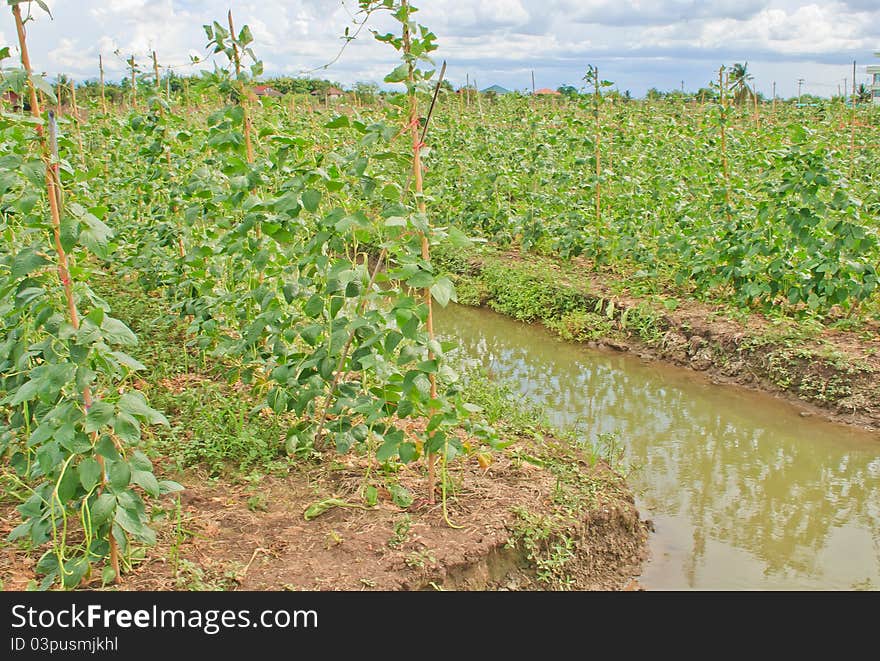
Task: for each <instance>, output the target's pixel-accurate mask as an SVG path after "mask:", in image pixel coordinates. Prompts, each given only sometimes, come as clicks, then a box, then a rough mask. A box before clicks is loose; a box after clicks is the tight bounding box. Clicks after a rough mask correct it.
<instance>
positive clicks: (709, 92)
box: [696, 87, 718, 101]
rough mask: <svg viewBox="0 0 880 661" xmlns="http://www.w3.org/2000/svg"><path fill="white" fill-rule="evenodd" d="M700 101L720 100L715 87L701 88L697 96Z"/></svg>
mask: <svg viewBox="0 0 880 661" xmlns="http://www.w3.org/2000/svg"><path fill="white" fill-rule="evenodd" d="M696 97H697V100H698V101H715V100H717V99H718V90H717V89H715V88H714V87H701V88H700V89H698V90H697V94H696Z"/></svg>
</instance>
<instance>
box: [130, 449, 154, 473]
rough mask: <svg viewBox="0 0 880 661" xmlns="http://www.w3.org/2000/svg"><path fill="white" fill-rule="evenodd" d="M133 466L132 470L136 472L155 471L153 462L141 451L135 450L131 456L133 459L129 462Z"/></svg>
mask: <svg viewBox="0 0 880 661" xmlns="http://www.w3.org/2000/svg"><path fill="white" fill-rule="evenodd" d="M128 463H129V464H130V465H131V468H132V470H136V471H150V472H152V470H153V462H151V461H150V460H149V458H147V455H145V454H144V453H143V452H141V451H140V450H135V451H134V453H132V455H131V459H129V462H128Z"/></svg>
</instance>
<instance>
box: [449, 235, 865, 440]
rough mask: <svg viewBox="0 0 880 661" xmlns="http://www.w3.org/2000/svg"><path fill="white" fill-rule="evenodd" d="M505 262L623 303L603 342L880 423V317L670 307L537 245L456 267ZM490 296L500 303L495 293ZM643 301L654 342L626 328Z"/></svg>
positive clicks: (470, 271)
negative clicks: (852, 319)
mask: <svg viewBox="0 0 880 661" xmlns="http://www.w3.org/2000/svg"><path fill="white" fill-rule="evenodd" d="M499 261H500V262H501V263H504V264H506V265H508V266H509V267H510V268H511V269H517V270H523V271H524V272H527V273H529V274H532V273H534V274H535V277H536V279H538V278H540V279H541V281H542V282H543V281H546V282H547V286H548V287H550V288H553V289H554V290H556V291H558V292H562V293H568V294H570V293H572V292H575V293H576V295H577V296H579V297H581V299H582V301H583V309H584V310H585V311H588V312H593V311H595V310H596V309H597V306H600V307H599V309H600V311H601V314H605V312H606V311H607V309H608V307H607V304H608V302H613V304H614V308H613V317H614V319H615V320H616V322H617V326H616V328H615V329H614V331H613V332H612V333H611V334H610V335H609V336H606V337H603V338H602V339H601V340H599V341H597V342H594V343H593V344H596V345H598V346H605V347H608V348H610V349H615V350H618V351H633V352H634V353H638V355H639V356H640V357H642V358H646V359H657V360H663V361H666V362H671V363H674V364H677V365H682V366H686V367H690V368H692V369H694V370H696V371H702V372H707V373H708V374H709V375H711V377H712V379H713V381H715V382H717V383H734V384H739V385H743V386H746V387H749V388H752V389H756V390H761V391H764V392H769V393H772V394H775V395H776V396H779V397H782V398H784V399H787V400H789V401H796V402H797V403H798V404H799V405H800V406H801V407H802V408H803V410H804V412H803V414H804V415H817V416H821V417H824V418H827V419H831V420H835V421H837V422H843V423H847V424H854V425H858V426H861V427H865V428H867V429H869V430H877V429H880V321H878V320H870V319H869V320H865V321H864V322H863V324H862V326H863V327H862V328H861V329H860V331H859V332H847V331H841V330H836V329H830V328H827V327H826V328H823V329H820V330H818V331H816V332H814V333H812V334H808V333H805V332H804V331H803V329H802V328H799V326H798V322H797V321H796V320H791V321H788V322H785V323H778V322H774V321H773V320H771V319H769V318H768V317H766V316H765V315H763V314H761V313H757V312H755V313H752V314H749V315H748V317H747V319H746V320H745V321H739V320H735V319H732V318H730V317H729V316H725V314H724V310H723V309H722V308H720V307H719V306H717V305H710V304H707V303H702V302H699V301H695V300H690V299H686V298H683V297H682V298H679V299H678V307H677V308H676V309H675V310H674V311H669V310H667V309H666V308H664V307H663V306H662V305H660V304H659V303H655V302H652V301H648V300H646V299H644V298H640V297H638V296H633V295H630V294H628V293H627V290H626V286H625V277H622V276H620V275H616V274H610V273H602V272H599V273H597V272H595V271H594V270H593V269H592V267H591V266H590V264H589V263H588V262H587V261H585V260H580V259H575V260H572V262H571V263H564V262H562V261H561V260H555V259H550V258H547V257H542V256H538V255H532V254H529V255H528V259H524V258H523V255H521V254H520V253H517V252H514V251H508V252H498V253H492V254H490V255H488V256H478V255H472V256H470V258H469V263H468V267H467V269H466V271H462V272H459V273H457V274H456V275H458V276H460V277H461V276H464V277H466V278H469V279H471V280H472V281H476V282H480V281H481V273H482V270H483V268H484V267H485V265H486V264H488V263H489V262H495V263H497V262H499ZM453 270H454V269H453ZM460 271H461V270H460ZM621 292H622V293H621ZM480 302H481V303H482V304H488V305H490V306H492V296H491V292H488V293H487V296H486V298H484V299H483V300H482V301H480ZM602 306H604V309H603V307H602ZM639 306H641V307H642V308H643V309H644V308H648V309H651V310H653V311H654V312H655V315H656V318H657V321H656V326H657V328H658V330H659V331H660V335H661V338H660V339H659V340H657V341H650V342H646V341H644V340H642V339H641V338H640V337H639V336H638V335H637V334H636V333H635V332H634V331H633V330H632V329H627V328H624V327H622V325H621V323H620V320H621V318H622V316H623V314H624V313H625V311H626V310H628V309H630V308H637V307H639ZM502 312H503V310H502Z"/></svg>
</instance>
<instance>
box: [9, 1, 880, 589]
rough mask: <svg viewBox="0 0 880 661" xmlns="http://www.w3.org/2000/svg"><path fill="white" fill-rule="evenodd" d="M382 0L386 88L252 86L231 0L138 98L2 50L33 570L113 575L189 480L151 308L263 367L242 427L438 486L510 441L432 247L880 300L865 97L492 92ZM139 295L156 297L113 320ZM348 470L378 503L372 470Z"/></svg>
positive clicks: (224, 356)
mask: <svg viewBox="0 0 880 661" xmlns="http://www.w3.org/2000/svg"><path fill="white" fill-rule="evenodd" d="M385 4H386V5H388V6H389V7H391V8H392V10H393V11H392V12H391V13H392V15H393V16H394V17H395V18H396V19H397V20H398V23H399V29H398V32H397V33H396V34H388V35H379V37H380V39H381V40H382V41H385V42H386V43H387V44H388V53H389V63H390V64H389V70H390V73H389V74H388V76H387V77H386V79H385V82H386V83H387V84H388V85H391V86H395V87H397V88H399V91H398V92H396V93H393V94H387V95H384V96H383V97H382V98H381V99H379V100H376V101H374V102H371V103H364V102H363V101H360V100H357V99H354V98H346V99H342V100H340V101H338V102H336V103H334V104H332V105H331V104H330V103H327V104H318V105H317V106H315V105H314V104H313V103H312V102H311V101H310V100H309V99H307V98H302V97H294V96H286V97H281V98H268V97H261V98H257V97H256V96H254V94H253V92H252V91H251V88H252V86H253V85H254V84H255V82H254V81H255V78H256V77H257V76H258V75H259V74H260V71H261V66H260V63H259V59H258V54H259V44H257V43H254V42H253V37H252V35H251V33H250V30H249V29H248V28H247V27H246V26H240V29H238V30H236V29H235V28H234V26H233V17H232V16H231V15H230V16H229V17H228V20H227V18H226V17H224V18H223V20H222V21H218V22H217V23H214V24H213V25H209V26H205V31H206V48H207V51H208V52H209V53H213V54H215V55H216V56H217V57H218V58H219V59H220V61H221V63H223V64H224V66H223V67H219V68H218V69H216V70H215V71H214V72H212V73H205V74H204V75H202V76H200V77H197V78H196V77H194V78H193V79H191V80H190V81H189V87H188V88H187V90H186V93H185V94H184V93H181V92H174V93H171V94H169V93H168V91H167V90H166V89H165V88H164V87H163V86H161V85H160V84H159V81H158V80H157V81H155V85H154V83H153V81H151V80H150V79H149V77H148V76H147V75H144V76H143V80H142V81H141V82H140V84H139V86H136V87H135V88H134V89H133V90H132V89H131V88H129V92H128V96H127V97H126V98H124V99H123V100H122V101H121V102H120V103H111V102H109V101H107V100H106V99H105V98H103V96H98V95H94V94H92V95H90V96H88V97H86V96H84V95H81V96H80V98H79V99H76V97H75V96H73V95H71V94H70V93H69V90H64V96H65V98H66V99H67V101H66V102H65V103H64V104H58V103H57V100H58V99H57V97H56V94H57V93H58V90H56V89H53V87H52V85H51V84H49V83H48V82H46V81H43V80H41V79H39V78H38V77H36V76H35V75H33V74H32V73H31V72H30V71H28V70H26V69H23V68H20V66H19V63H16V62H12V61H11V60H10V59H6V60H4V61H3V65H4V85H5V86H6V88H7V89H11V88H13V87H15V88H16V89H17V90H18V92H19V93H20V94H21V95H22V97H23V98H24V99H26V100H27V101H28V104H27V105H28V107H29V110H28V109H21V108H17V109H13V108H11V107H7V108H6V109H5V111H4V113H3V114H2V116H0V163H2V170H0V234H2V241H0V454H2V455H3V456H4V457H5V458H6V459H4V463H5V464H8V469H5V471H4V474H3V485H4V489H5V490H6V491H7V492H9V493H11V494H14V497H15V498H17V499H18V500H19V501H20V503H19V504H18V506H17V511H18V512H19V513H20V515H21V520H20V521H19V522H18V526H17V527H16V528H15V529H14V530H13V532H12V534H11V536H10V540H11V541H16V540H17V542H18V543H21V544H29V545H31V546H32V547H33V548H34V549H40V552H41V556H40V559H39V561H38V563H37V566H36V570H37V572H38V573H39V574H40V575H41V577H43V578H42V579H41V580H42V587H44V588H46V587H49V586H52V585H62V586H64V587H68V588H72V587H75V586H77V585H79V584H81V583H82V582H85V581H88V580H91V579H92V578H94V577H93V575H92V571H93V567H97V568H99V571H102V572H103V574H102V579H103V582H104V583H110V582H112V581H114V580H117V579H118V578H119V577H120V575H121V574H122V573H123V571H124V570H125V568H126V567H127V566H129V564H130V562H131V558H132V553H134V547H135V546H137V545H138V544H149V543H151V542H153V541H155V533H154V532H153V530H152V527H151V526H152V523H151V520H152V519H151V509H150V504H149V503H150V499H151V498H156V497H159V496H161V495H163V494H166V493H170V492H174V491H177V490H179V489H181V486H180V485H179V484H177V483H176V482H174V481H171V480H165V479H161V476H159V477H157V474H156V473H158V471H154V467H153V462H152V461H151V459H150V458H148V455H149V456H153V457H154V458H155V457H156V456H160V455H163V456H164V455H168V454H171V451H170V450H169V449H168V448H169V447H170V446H169V445H168V443H170V442H171V441H169V440H168V439H169V438H170V436H169V431H168V430H169V429H176V428H177V426H178V425H179V424H180V420H179V419H176V418H175V416H190V417H194V418H198V417H199V416H200V415H201V413H200V410H199V408H198V403H195V404H194V405H190V406H189V407H188V408H187V407H184V406H183V405H182V404H181V402H179V401H174V398H173V397H168V396H167V395H166V396H164V398H163V402H162V405H159V404H157V403H156V402H155V401H153V399H149V400H148V398H147V397H146V396H145V393H144V390H145V388H144V387H143V381H141V379H140V376H139V375H140V374H141V373H142V372H143V371H144V370H145V366H144V362H145V360H146V357H145V355H144V353H143V352H147V351H148V350H149V349H150V348H149V346H147V347H145V346H144V345H143V344H139V343H138V336H142V335H143V334H144V333H145V327H150V326H152V327H156V328H170V327H171V326H174V327H175V328H177V329H178V330H179V334H178V335H174V334H172V335H171V337H172V340H171V342H173V343H176V345H177V348H176V349H175V350H177V349H179V356H180V360H181V361H193V362H194V363H198V364H199V365H200V366H201V367H202V368H203V369H205V370H211V371H212V373H213V374H214V375H216V377H217V379H218V380H219V381H222V382H225V383H226V384H230V385H235V384H238V385H239V386H240V387H244V388H246V389H247V391H248V393H249V397H251V398H252V400H253V401H251V400H250V399H249V400H248V401H247V407H246V409H247V410H244V411H241V410H239V411H238V413H237V414H236V415H237V416H238V417H236V416H233V418H235V420H236V421H237V422H236V424H238V425H239V431H240V430H241V427H248V426H249V425H255V426H256V427H262V429H257V430H255V431H254V432H253V433H254V435H255V437H257V436H259V435H260V434H261V433H267V436H266V438H267V439H268V440H266V439H262V440H260V441H259V443H262V444H263V447H262V449H258V450H253V448H251V450H246V452H250V451H253V452H257V453H260V452H262V453H264V454H266V455H268V456H269V457H271V458H273V459H278V458H284V459H285V460H289V461H294V462H295V461H314V460H317V459H316V457H317V458H318V459H320V458H323V459H322V460H326V461H331V460H332V458H333V457H336V456H337V453H342V454H345V453H356V454H359V455H366V456H369V457H370V466H373V465H374V464H375V466H377V467H379V466H383V467H385V468H384V470H386V472H389V471H390V472H392V473H393V469H392V468H389V466H390V467H393V466H395V465H398V464H408V463H411V462H422V463H423V467H424V472H425V485H426V486H425V488H424V492H423V493H420V494H414V496H415V497H416V498H419V497H421V498H423V499H424V500H426V501H428V502H431V503H433V502H434V500H435V498H438V499H441V500H442V502H443V507H444V508H445V507H446V497H447V493H446V485H447V480H446V478H445V474H446V470H447V466H448V465H449V464H450V463H451V462H455V461H476V462H478V463H479V465H480V466H484V467H485V466H488V464H489V463H490V462H491V461H492V454H493V453H495V452H499V451H503V449H504V448H505V447H506V446H507V445H508V444H509V443H510V439H509V437H508V436H509V435H508V434H506V433H505V432H504V430H503V428H501V427H499V425H496V424H494V422H493V421H492V420H490V419H489V418H488V417H487V414H486V412H485V411H484V410H483V409H482V408H481V407H480V406H477V405H476V403H475V402H474V401H473V398H472V397H469V396H468V393H467V391H466V389H465V388H464V387H463V386H462V382H461V379H460V375H458V374H457V373H456V371H455V370H454V369H453V367H452V366H451V364H450V362H449V361H448V360H447V359H446V355H447V352H448V351H449V350H450V349H451V344H448V343H446V342H442V341H440V338H438V337H437V336H435V332H434V328H433V312H432V311H433V309H434V306H437V305H439V306H446V305H447V304H448V303H449V302H451V301H455V300H456V293H455V288H454V285H453V278H452V277H451V276H450V274H448V273H444V272H443V271H442V270H441V269H440V268H439V267H438V266H437V265H436V264H435V263H434V262H432V259H431V255H432V250H437V249H441V250H443V251H445V252H447V253H448V252H453V253H454V252H455V251H456V250H465V249H467V250H478V249H480V246H482V245H484V244H488V245H490V246H493V247H495V248H498V249H501V250H506V251H511V252H515V253H518V254H522V255H528V254H529V253H535V254H540V255H542V256H543V257H550V258H554V259H558V260H560V262H565V263H570V264H574V265H576V266H578V267H579V268H582V269H583V272H584V273H585V274H586V273H602V274H604V275H605V276H606V277H609V278H611V279H613V280H615V281H618V282H621V283H625V284H626V286H627V287H628V289H629V291H631V292H633V293H635V294H636V295H639V296H656V297H659V298H660V299H662V300H663V301H664V302H665V304H666V305H667V306H668V307H670V308H672V307H673V306H675V305H677V303H678V301H683V300H686V299H696V300H699V301H703V302H705V303H708V304H716V305H718V306H723V307H724V309H726V310H728V311H730V310H733V311H734V312H737V311H738V312H740V313H741V314H751V313H764V314H768V315H775V316H778V317H784V318H787V319H793V320H802V319H810V320H812V321H814V322H818V323H820V324H823V325H825V326H828V327H832V328H835V329H839V330H843V331H846V330H854V331H856V332H864V330H865V329H866V328H868V329H870V328H872V327H873V326H872V324H875V323H876V322H877V320H878V318H880V293H878V287H877V285H878V274H877V266H878V264H880V158H878V152H877V150H878V145H880V127H878V122H880V113H878V112H877V111H875V110H873V109H872V108H871V107H869V106H858V107H856V108H850V107H846V106H844V105H842V104H839V103H838V104H832V103H830V102H829V103H827V104H825V105H823V106H820V107H805V108H798V107H795V106H794V105H792V104H788V103H782V102H779V103H770V102H769V101H768V102H763V103H761V104H759V105H756V104H752V103H750V102H749V101H747V102H746V103H742V102H740V101H738V100H737V99H736V98H735V97H734V96H733V95H732V94H727V90H725V89H724V87H725V83H724V81H723V78H722V83H721V85H720V88H721V89H720V91H721V94H720V96H718V97H715V98H708V99H694V100H691V101H680V100H674V99H671V100H660V101H638V100H628V99H624V98H622V97H621V96H620V95H617V94H614V93H612V92H610V91H609V90H608V88H607V86H603V84H602V82H601V81H598V80H596V81H595V89H593V88H592V87H591V88H590V89H588V90H587V91H586V92H585V93H584V94H582V95H580V96H578V97H577V98H572V99H568V98H555V99H539V98H534V99H533V98H528V97H523V96H520V95H511V96H504V97H497V98H482V99H479V100H477V99H474V98H470V97H468V96H467V95H460V94H455V93H453V92H449V91H447V90H445V89H443V88H442V87H441V86H438V85H437V84H436V82H437V79H438V76H439V75H440V72H439V66H437V67H435V65H434V64H432V63H430V62H429V61H427V58H428V56H429V55H430V53H431V52H432V51H433V50H434V49H435V47H436V44H435V36H434V35H433V34H432V33H431V32H430V31H429V30H428V29H427V28H424V27H422V26H419V25H417V24H416V22H415V21H416V18H417V15H412V14H411V12H412V9H411V8H410V7H409V6H408V4H407V3H405V2H404V3H385ZM18 8H19V5H15V9H16V10H17V9H18ZM197 27H198V26H196V28H197ZM28 28H29V29H39V23H35V24H31V25H28ZM21 46H22V47H24V46H25V43H24V42H22V44H21ZM10 52H11V51H10V50H9V49H6V50H5V51H4V53H3V55H5V56H7V57H9V56H10ZM395 57H398V58H399V59H398V60H397V61H396V62H395V60H394V58H395ZM25 64H26V63H25ZM726 94H727V96H725V95H726ZM140 300H143V301H149V306H150V309H152V310H153V311H154V312H153V315H154V316H152V317H150V318H149V319H146V318H140V319H137V318H135V319H126V320H125V321H123V319H122V318H121V317H123V314H122V313H121V312H119V310H129V311H130V310H132V309H139V308H138V306H139V305H141V304H140V303H139V302H138V301H140ZM132 323H137V324H138V325H139V326H141V329H140V330H139V332H138V334H137V336H136V334H135V333H134V332H133V331H132V330H131V328H130V325H131V324H132ZM163 351H166V352H167V351H168V350H167V349H165V350H163ZM175 355H178V354H175ZM254 420H263V422H262V423H259V422H258V423H254ZM163 443H165V445H162V444H163ZM254 443H255V444H257V441H256V440H255V441H254ZM157 448H158V450H157ZM238 451H239V450H236V452H238ZM189 452H190V453H191V454H190V456H189V459H187V458H186V457H184V462H186V461H188V460H191V461H192V462H194V463H198V462H202V463H203V464H204V463H205V462H210V461H216V462H217V463H218V465H220V464H222V463H223V462H225V461H227V460H229V459H234V457H232V456H228V455H227V456H225V455H224V454H223V451H222V449H220V450H218V449H216V448H215V449H214V450H213V452H214V455H213V456H211V457H208V456H207V455H206V454H204V453H202V454H199V453H198V452H196V451H194V450H192V449H190V450H189ZM375 470H378V468H377V469H375ZM360 495H361V497H362V499H363V503H364V504H365V505H366V506H371V505H375V503H376V498H377V486H376V484H375V483H374V480H373V478H372V477H371V476H370V474H369V473H368V474H367V476H365V479H364V482H363V488H362V489H361V491H360ZM407 499H408V502H411V501H412V498H411V497H407V498H403V500H407ZM333 505H334V504H333V503H330V504H328V505H327V507H330V506H333ZM444 511H445V509H444ZM46 549H48V550H46ZM120 563H121V564H120Z"/></svg>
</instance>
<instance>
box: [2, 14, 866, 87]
mask: <svg viewBox="0 0 880 661" xmlns="http://www.w3.org/2000/svg"><path fill="white" fill-rule="evenodd" d="M4 4H5V3H4ZM47 4H48V5H49V6H50V8H51V9H52V13H53V14H54V16H55V20H54V21H50V20H49V19H48V17H45V16H38V18H37V20H36V21H35V22H33V23H30V24H29V28H28V30H29V33H28V38H29V43H30V47H31V56H32V59H33V62H34V66H35V68H37V69H39V70H42V71H45V72H47V73H48V74H49V75H50V76H54V75H55V74H57V73H62V72H63V73H67V74H69V75H72V76H73V77H74V78H76V79H84V78H89V77H96V76H97V60H98V53H99V52H100V53H103V55H104V60H105V64H106V67H107V70H108V77H111V78H118V77H120V76H121V75H122V72H123V70H124V66H125V65H124V62H123V61H122V58H120V57H117V56H115V55H114V54H113V52H114V51H115V50H117V49H119V51H120V52H121V54H122V55H123V56H126V57H127V56H128V55H129V54H131V53H134V54H135V55H137V56H138V57H139V58H142V59H143V60H144V64H145V65H146V57H147V54H148V53H149V52H150V50H151V49H154V48H155V49H156V51H157V52H158V55H159V60H160V64H163V65H164V64H173V65H181V64H185V63H186V62H188V61H189V56H190V55H195V54H203V53H204V42H205V37H204V33H203V31H202V29H201V26H202V24H203V23H206V22H210V21H212V20H223V19H224V18H225V14H226V10H227V8H231V9H232V10H233V13H234V15H235V18H236V23H237V24H239V25H241V24H244V23H248V24H249V25H250V27H251V30H252V31H253V33H254V36H255V38H256V42H255V44H254V48H255V50H256V52H257V54H258V56H259V57H260V58H261V59H262V60H263V61H264V63H265V67H266V74H267V75H273V74H275V75H280V74H288V75H297V74H299V73H300V72H302V71H305V70H309V69H313V68H315V67H319V66H321V65H322V64H324V63H326V62H328V61H329V60H331V59H332V58H333V56H334V55H335V53H336V51H337V50H338V48H339V46H340V44H341V41H340V37H341V35H342V33H343V31H344V29H345V27H346V26H352V16H353V15H354V16H356V12H357V3H356V1H355V0H346V1H345V2H343V1H342V0H253V1H250V2H248V1H238V0H77V1H72V0H47ZM415 4H416V6H418V7H419V8H420V10H421V11H420V12H419V14H418V16H419V19H420V22H422V23H423V24H425V25H427V26H428V27H430V28H431V29H432V30H433V31H434V32H435V33H436V34H437V37H438V43H439V45H440V49H439V51H438V52H437V54H436V56H437V58H438V59H443V58H445V59H446V60H448V62H449V71H448V77H449V79H450V80H451V81H452V82H453V84H456V85H458V84H463V83H464V81H465V78H466V75H469V76H470V78H471V79H474V78H476V80H477V83H478V84H479V86H480V87H487V86H489V85H491V84H500V85H503V86H505V87H508V88H514V89H526V88H528V87H530V86H531V72H532V71H534V72H535V82H536V84H537V86H538V87H553V88H555V87H558V86H559V85H562V84H572V85H575V86H576V87H579V86H580V85H581V84H582V83H581V77H582V75H583V71H584V70H585V69H586V66H587V65H588V64H593V65H595V66H598V67H599V70H600V73H601V75H602V77H603V78H606V79H610V80H612V81H614V82H615V84H616V86H617V87H618V88H619V89H621V90H625V89H629V90H631V91H632V92H633V94H635V95H637V96H640V95H642V94H644V92H645V91H646V90H647V89H648V88H650V87H658V88H660V89H671V88H678V87H680V86H681V84H682V81H683V82H684V86H685V88H686V89H691V90H692V89H697V88H698V87H701V86H704V85H706V84H707V83H708V81H709V80H710V79H711V78H713V76H715V75H717V70H718V67H719V66H720V65H721V64H732V63H733V62H742V61H748V63H749V70H750V71H752V73H753V74H754V76H755V82H756V83H757V85H758V89H759V90H761V91H763V92H765V93H766V94H769V93H770V89H771V85H772V83H773V82H774V81H775V82H776V86H777V92H778V93H779V94H780V95H783V96H791V95H794V94H796V92H797V79H798V78H802V79H804V80H805V81H806V82H805V84H804V88H803V89H804V91H805V92H810V93H814V94H820V95H830V94H833V93H836V92H837V89H838V86H840V87H841V88H842V87H843V84H844V78H851V77H852V61H853V59H855V60H857V61H858V62H859V67H858V70H857V81H859V82H864V81H865V80H867V76H866V74H865V73H864V67H865V65H866V64H869V63H876V64H880V59H877V58H874V56H873V53H874V51H876V50H880V0H841V1H838V2H806V1H802V0H708V1H705V2H697V1H695V0H456V1H453V0H421V2H419V1H418V0H415ZM35 13H36V14H39V12H38V11H35ZM373 25H374V27H375V28H376V29H378V30H380V31H383V30H384V29H385V28H388V27H390V23H389V22H388V19H387V18H384V19H383V18H379V19H377V20H376V21H375V22H374V23H373ZM14 37H15V30H14V25H13V23H12V17H11V15H9V14H8V13H7V18H6V19H2V20H0V45H3V44H7V45H13V43H14V42H13V39H14ZM395 57H396V55H395V53H394V52H393V50H392V49H390V48H389V47H388V46H385V45H382V44H379V43H376V42H375V41H374V40H373V39H372V36H371V35H370V34H369V33H367V32H366V31H364V32H363V33H362V36H361V37H360V38H359V39H358V40H357V41H356V42H354V43H352V44H351V46H350V47H349V48H348V49H347V50H346V52H345V54H344V55H343V57H342V58H341V59H340V60H339V61H338V62H337V63H335V64H334V65H333V66H332V67H331V68H330V69H328V70H327V71H321V72H318V73H317V74H315V75H320V76H322V77H328V78H331V79H334V80H338V81H340V82H342V83H343V84H346V85H349V84H352V83H354V82H356V81H376V82H378V81H380V80H381V79H382V77H383V76H384V74H385V73H386V72H387V71H389V70H390V69H391V68H393V66H394V62H395ZM187 70H188V69H187V68H182V69H179V71H187ZM848 84H849V81H848Z"/></svg>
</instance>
